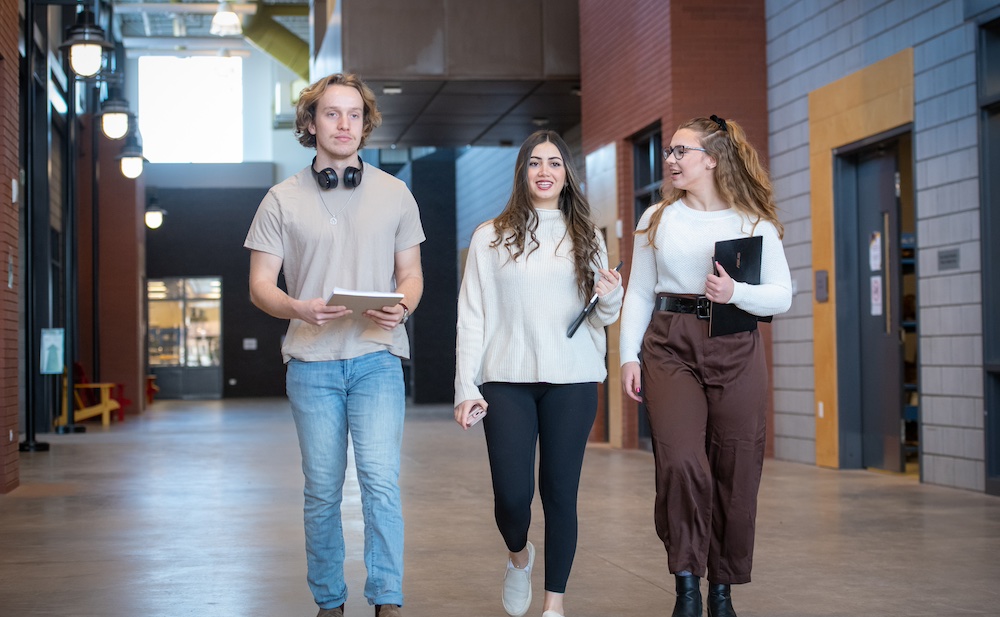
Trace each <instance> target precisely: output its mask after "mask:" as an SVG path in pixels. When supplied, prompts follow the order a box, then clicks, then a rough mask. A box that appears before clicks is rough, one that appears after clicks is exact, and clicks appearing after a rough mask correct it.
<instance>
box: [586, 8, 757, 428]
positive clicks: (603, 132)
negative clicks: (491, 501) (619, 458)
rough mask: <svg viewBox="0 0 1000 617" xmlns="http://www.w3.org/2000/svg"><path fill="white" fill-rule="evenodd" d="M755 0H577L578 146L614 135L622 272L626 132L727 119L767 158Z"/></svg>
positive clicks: (631, 411) (626, 403) (628, 241)
mask: <svg viewBox="0 0 1000 617" xmlns="http://www.w3.org/2000/svg"><path fill="white" fill-rule="evenodd" d="M766 34H767V33H766V19H765V15H764V0H630V1H629V2H614V3H612V2H609V1H607V0H580V83H581V87H582V100H581V111H582V132H583V153H584V155H587V154H589V153H591V152H594V151H595V150H597V149H599V148H601V147H603V146H605V145H607V144H609V143H615V144H616V145H617V148H616V150H617V152H618V163H617V167H618V213H619V218H621V221H622V229H623V230H624V233H623V238H622V241H621V254H622V255H623V256H625V260H626V265H625V268H624V273H625V276H626V279H627V277H628V272H629V264H628V261H629V256H631V254H632V237H631V234H630V230H632V229H634V228H635V221H634V217H633V214H632V209H633V205H632V202H633V192H632V182H633V181H632V144H631V141H630V139H631V137H632V136H633V135H635V134H637V133H639V132H640V131H642V130H643V129H645V128H646V127H649V126H651V125H655V124H657V123H659V124H660V126H661V129H662V132H663V139H664V143H667V142H669V140H670V137H671V135H672V134H673V131H674V129H675V128H676V127H677V125H678V124H680V123H681V122H683V121H685V120H687V119H689V118H692V117H695V116H708V115H711V114H718V115H720V116H722V117H725V118H733V119H736V120H738V121H739V122H740V124H742V125H743V126H744V128H745V129H746V130H747V134H748V135H749V138H750V140H751V142H752V143H753V144H754V145H755V146H756V147H757V149H758V151H760V152H761V154H762V155H763V156H764V158H765V160H766V158H767V62H766V56H765V51H766V49H765V44H766ZM617 396H621V397H622V408H623V410H624V413H623V419H622V422H623V426H622V430H623V433H624V435H625V437H624V440H623V445H624V447H626V448H629V447H635V446H636V445H637V439H636V436H637V417H636V406H635V404H634V403H633V402H632V401H631V399H629V398H628V397H626V396H624V394H621V393H618V394H617Z"/></svg>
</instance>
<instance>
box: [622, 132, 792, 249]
mask: <svg viewBox="0 0 1000 617" xmlns="http://www.w3.org/2000/svg"><path fill="white" fill-rule="evenodd" d="M681 129H689V130H691V131H694V132H695V133H698V134H699V135H700V136H701V137H700V139H699V144H698V145H699V146H700V147H702V148H704V149H705V150H706V152H705V154H707V155H708V156H711V157H712V158H714V159H715V160H716V162H717V163H718V164H717V165H716V167H715V174H714V179H715V188H716V190H717V191H719V195H721V196H722V199H723V200H725V201H726V203H728V204H729V205H731V206H732V207H733V208H735V209H736V210H738V211H739V212H742V213H743V214H746V215H747V216H749V217H750V219H751V220H753V221H754V225H755V226H756V224H757V223H758V222H760V221H762V220H764V221H769V222H770V223H771V224H772V225H774V226H775V228H776V229H777V230H778V237H779V238H780V237H783V236H784V234H785V228H784V226H782V224H781V222H780V221H778V206H777V205H776V204H775V203H774V193H773V192H772V190H771V178H770V177H769V176H768V173H767V169H765V168H764V165H763V164H762V163H761V162H760V156H759V155H758V154H757V151H756V150H755V149H754V147H753V146H752V145H750V142H749V141H748V140H747V135H746V132H745V131H744V130H743V127H742V126H740V125H739V124H738V123H737V122H735V121H733V120H724V119H722V118H717V119H716V117H715V116H713V117H712V118H694V119H691V120H688V121H687V122H685V123H683V124H681V125H680V126H679V127H677V130H678V131H679V130H681ZM660 194H661V195H662V196H663V200H662V202H661V203H663V204H664V206H666V205H668V204H672V203H673V202H675V201H677V200H678V199H683V198H684V197H685V196H686V195H687V191H684V190H680V189H675V188H674V187H673V185H672V184H671V183H670V178H669V177H667V178H664V180H663V185H662V188H661V189H660ZM663 210H664V208H663V207H661V208H660V209H658V210H657V211H656V212H653V215H652V216H651V217H650V219H649V226H648V227H646V228H645V229H640V230H637V231H636V232H635V233H636V234H637V235H638V234H646V237H647V238H648V239H649V243H650V244H651V245H652V246H653V248H656V244H655V242H654V238H655V237H656V228H657V227H659V225H660V218H661V217H662V216H663ZM751 233H752V231H751Z"/></svg>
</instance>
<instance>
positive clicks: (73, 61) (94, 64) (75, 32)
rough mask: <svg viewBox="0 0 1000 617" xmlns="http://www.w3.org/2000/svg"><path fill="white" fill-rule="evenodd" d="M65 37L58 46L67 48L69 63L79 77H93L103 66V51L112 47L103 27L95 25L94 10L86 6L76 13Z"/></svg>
mask: <svg viewBox="0 0 1000 617" xmlns="http://www.w3.org/2000/svg"><path fill="white" fill-rule="evenodd" d="M66 34H67V37H66V40H65V41H63V44H62V45H61V46H60V47H62V48H63V49H65V48H69V65H70V68H72V69H73V72H74V73H76V74H77V75H79V76H80V77H93V76H94V75H97V74H98V73H99V72H100V71H101V68H102V67H103V66H104V55H105V52H106V51H107V50H109V49H111V48H112V45H111V43H109V42H108V40H107V38H106V37H105V35H104V28H101V27H100V26H98V25H97V23H96V22H95V19H94V12H93V11H91V10H90V9H88V8H84V9H83V10H82V11H80V12H79V13H77V14H76V23H75V24H74V25H73V26H71V27H70V28H69V29H68V30H67V31H66Z"/></svg>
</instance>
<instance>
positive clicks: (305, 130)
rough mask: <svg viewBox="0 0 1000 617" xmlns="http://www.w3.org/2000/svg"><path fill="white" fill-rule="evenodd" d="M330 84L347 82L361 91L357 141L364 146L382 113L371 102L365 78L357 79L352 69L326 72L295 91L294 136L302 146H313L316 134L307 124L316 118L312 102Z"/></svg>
mask: <svg viewBox="0 0 1000 617" xmlns="http://www.w3.org/2000/svg"><path fill="white" fill-rule="evenodd" d="M330 86H348V87H350V88H354V89H355V90H357V91H358V92H359V93H360V94H361V100H362V101H363V102H364V105H365V110H364V127H362V129H361V143H360V144H358V150H360V149H361V148H364V147H365V142H367V141H368V136H369V135H371V134H372V131H374V130H375V129H376V128H377V127H378V125H380V124H382V113H381V112H379V110H378V104H376V102H375V93H374V92H372V89H371V88H369V87H368V85H367V84H365V82H363V81H361V78H360V77H358V76H357V75H354V74H353V73H334V74H333V75H327V76H326V77H324V78H323V79H320V80H319V81H317V82H315V83H313V84H312V85H310V86H308V87H306V88H303V89H302V92H300V93H299V102H298V104H296V106H295V137H297V138H298V140H299V143H300V144H302V145H303V146H305V147H306V148H315V147H316V136H315V135H313V134H312V133H310V132H309V125H310V124H312V123H313V121H314V120H315V119H316V103H318V102H319V100H320V99H321V98H323V94H324V93H325V92H326V89H327V88H329V87H330Z"/></svg>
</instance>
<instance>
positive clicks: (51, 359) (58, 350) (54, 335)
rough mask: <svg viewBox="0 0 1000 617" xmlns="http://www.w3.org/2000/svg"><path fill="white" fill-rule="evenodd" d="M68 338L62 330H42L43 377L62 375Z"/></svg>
mask: <svg viewBox="0 0 1000 617" xmlns="http://www.w3.org/2000/svg"><path fill="white" fill-rule="evenodd" d="M65 340H66V337H65V336H64V334H63V329H62V328H42V359H41V363H42V365H41V367H39V368H40V369H41V373H42V375H61V374H62V372H63V365H64V363H63V357H64V353H63V350H64V348H65Z"/></svg>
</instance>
